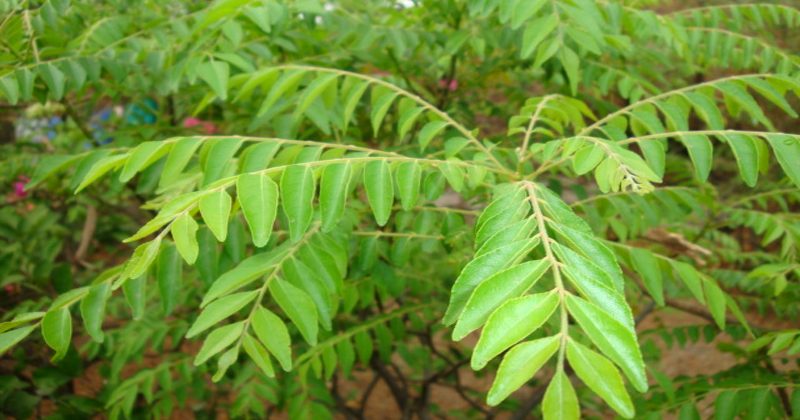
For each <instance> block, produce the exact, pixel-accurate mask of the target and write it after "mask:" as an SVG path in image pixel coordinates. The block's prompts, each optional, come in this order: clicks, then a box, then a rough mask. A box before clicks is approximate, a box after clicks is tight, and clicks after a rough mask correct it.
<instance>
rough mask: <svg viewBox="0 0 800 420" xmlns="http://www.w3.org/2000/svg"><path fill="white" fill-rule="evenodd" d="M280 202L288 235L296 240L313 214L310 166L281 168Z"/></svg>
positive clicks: (312, 182) (314, 186) (301, 236)
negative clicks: (286, 221) (287, 220)
mask: <svg viewBox="0 0 800 420" xmlns="http://www.w3.org/2000/svg"><path fill="white" fill-rule="evenodd" d="M280 189H281V203H282V205H283V211H284V213H286V217H287V218H288V219H289V237H290V238H291V239H292V242H298V241H300V239H302V238H303V235H305V233H306V230H308V225H309V224H310V223H311V216H312V214H313V211H314V209H313V207H312V205H313V201H314V192H315V190H316V183H315V182H314V174H313V173H312V171H311V168H309V167H308V166H305V165H291V166H288V167H287V168H286V169H284V170H283V176H282V177H281V188H280Z"/></svg>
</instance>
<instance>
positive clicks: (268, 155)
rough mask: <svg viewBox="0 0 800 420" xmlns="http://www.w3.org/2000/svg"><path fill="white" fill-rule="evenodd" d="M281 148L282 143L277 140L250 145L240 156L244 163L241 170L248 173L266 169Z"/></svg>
mask: <svg viewBox="0 0 800 420" xmlns="http://www.w3.org/2000/svg"><path fill="white" fill-rule="evenodd" d="M280 148H281V143H279V142H276V141H265V142H260V143H256V144H254V145H252V146H248V147H247V148H246V149H244V151H243V152H242V154H241V156H240V161H241V162H242V164H241V168H240V169H239V172H242V173H247V172H256V171H260V170H263V169H266V168H267V166H269V163H270V161H272V158H273V157H274V156H275V154H276V153H278V149H280Z"/></svg>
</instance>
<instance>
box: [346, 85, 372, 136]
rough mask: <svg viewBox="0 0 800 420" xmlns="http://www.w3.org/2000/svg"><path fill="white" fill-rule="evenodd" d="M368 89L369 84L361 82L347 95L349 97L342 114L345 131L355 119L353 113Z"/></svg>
mask: <svg viewBox="0 0 800 420" xmlns="http://www.w3.org/2000/svg"><path fill="white" fill-rule="evenodd" d="M368 87H369V82H361V83H360V84H358V85H356V86H354V87H353V88H351V89H350V91H349V92H348V93H347V97H346V98H345V101H344V112H342V116H343V118H342V121H343V124H342V125H343V126H344V130H347V126H348V125H349V124H350V120H352V119H353V112H354V111H355V109H356V106H357V105H358V101H359V100H360V99H361V96H363V95H364V91H366V90H367V88H368Z"/></svg>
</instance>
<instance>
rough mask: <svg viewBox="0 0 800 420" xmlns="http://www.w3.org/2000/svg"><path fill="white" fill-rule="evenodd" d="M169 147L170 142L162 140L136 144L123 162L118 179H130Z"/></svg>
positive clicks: (164, 153) (124, 180) (162, 154)
mask: <svg viewBox="0 0 800 420" xmlns="http://www.w3.org/2000/svg"><path fill="white" fill-rule="evenodd" d="M171 147H172V143H167V142H164V141H147V142H144V143H142V144H140V145H138V146H136V148H135V149H133V152H132V153H131V154H130V157H129V158H128V160H127V161H126V162H125V166H124V167H123V168H122V173H120V175H119V180H120V181H122V182H128V181H130V180H131V178H133V177H134V175H136V174H137V173H138V172H140V171H141V170H143V169H145V168H146V167H148V166H150V165H151V164H152V163H153V162H155V161H156V160H158V159H160V158H161V157H162V156H164V155H166V154H167V152H169V149H170V148H171Z"/></svg>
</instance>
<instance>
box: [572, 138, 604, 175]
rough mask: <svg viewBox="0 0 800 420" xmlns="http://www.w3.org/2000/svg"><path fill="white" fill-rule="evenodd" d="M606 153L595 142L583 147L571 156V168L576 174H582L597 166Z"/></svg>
mask: <svg viewBox="0 0 800 420" xmlns="http://www.w3.org/2000/svg"><path fill="white" fill-rule="evenodd" d="M604 157H606V153H605V151H604V150H603V148H602V147H600V146H598V145H597V144H592V145H590V146H587V147H584V148H583V149H581V150H578V152H576V153H575V155H574V156H573V157H572V168H573V169H575V172H576V173H577V174H578V175H583V174H585V173H587V172H589V171H591V170H592V169H594V168H595V166H597V165H598V164H599V163H600V161H601V160H603V158H604Z"/></svg>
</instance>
